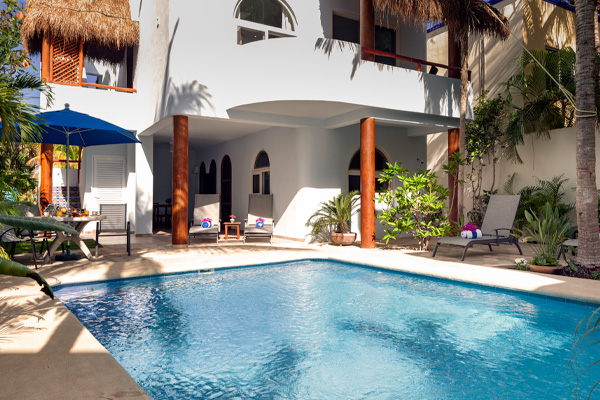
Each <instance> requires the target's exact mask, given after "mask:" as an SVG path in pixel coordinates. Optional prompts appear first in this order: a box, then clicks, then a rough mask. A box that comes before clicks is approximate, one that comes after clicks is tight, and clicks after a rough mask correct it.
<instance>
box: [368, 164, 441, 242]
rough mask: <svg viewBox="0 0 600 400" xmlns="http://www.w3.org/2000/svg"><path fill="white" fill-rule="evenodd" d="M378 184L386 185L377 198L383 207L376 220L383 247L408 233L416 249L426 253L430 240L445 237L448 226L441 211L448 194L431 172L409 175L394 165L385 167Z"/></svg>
mask: <svg viewBox="0 0 600 400" xmlns="http://www.w3.org/2000/svg"><path fill="white" fill-rule="evenodd" d="M394 179H397V180H398V182H399V185H398V187H396V188H395V189H394V188H392V185H391V183H392V182H393V180H394ZM379 181H380V182H382V183H387V182H389V183H390V184H389V186H388V187H389V189H388V190H386V191H384V192H382V193H381V194H380V197H378V198H377V201H378V202H379V203H383V204H384V205H385V207H384V210H383V212H382V214H381V215H380V216H378V218H379V219H380V220H381V222H382V223H383V224H384V226H385V235H384V237H383V239H384V240H385V241H386V244H387V243H389V241H390V239H395V238H396V237H397V236H398V235H400V234H402V233H410V234H413V235H414V236H415V237H416V238H417V239H418V241H419V248H420V249H421V250H423V249H425V250H427V248H428V246H429V242H430V240H431V238H432V237H435V236H445V235H447V234H448V232H449V230H450V223H449V221H448V219H447V217H446V215H445V214H444V210H445V209H446V208H447V207H446V205H445V200H446V199H447V198H448V196H449V194H450V191H449V190H448V189H446V188H445V187H444V186H443V185H441V184H440V183H439V182H438V180H437V176H436V174H435V172H431V171H429V170H427V171H418V172H416V173H414V174H413V173H411V172H409V171H408V170H407V169H405V168H404V167H402V164H400V163H398V162H396V163H394V165H392V164H390V163H388V168H386V169H384V170H383V172H382V174H381V177H380V178H379Z"/></svg>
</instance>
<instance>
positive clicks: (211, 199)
mask: <svg viewBox="0 0 600 400" xmlns="http://www.w3.org/2000/svg"><path fill="white" fill-rule="evenodd" d="M220 207H221V202H220V201H219V195H218V194H197V195H196V198H195V200H194V219H192V220H191V221H190V229H189V232H188V244H190V240H191V238H192V236H194V237H196V236H198V235H200V236H209V237H214V238H215V239H216V240H217V244H219V231H220V229H221V226H220V220H219V212H220ZM205 218H210V219H211V220H212V226H210V227H208V228H203V227H202V220H203V219H205Z"/></svg>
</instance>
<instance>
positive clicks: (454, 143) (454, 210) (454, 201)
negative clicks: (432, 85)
mask: <svg viewBox="0 0 600 400" xmlns="http://www.w3.org/2000/svg"><path fill="white" fill-rule="evenodd" d="M455 39H456V35H455V33H454V29H452V28H451V27H450V26H448V66H449V67H458V68H460V45H459V44H458V42H456V40H455ZM448 77H450V78H455V79H460V71H458V70H453V69H449V70H448ZM459 149H460V130H459V129H458V128H452V129H448V162H450V156H451V155H452V154H454V153H458V151H459ZM448 188H449V189H450V204H449V207H450V213H449V218H450V222H451V223H455V224H458V182H457V180H456V177H455V176H453V175H448Z"/></svg>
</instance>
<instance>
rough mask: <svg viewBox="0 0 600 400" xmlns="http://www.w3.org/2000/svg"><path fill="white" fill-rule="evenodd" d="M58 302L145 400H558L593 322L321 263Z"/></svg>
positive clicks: (65, 296)
mask: <svg viewBox="0 0 600 400" xmlns="http://www.w3.org/2000/svg"><path fill="white" fill-rule="evenodd" d="M56 294H57V295H58V296H59V298H60V299H61V300H62V301H63V302H64V303H65V304H66V305H67V307H68V308H69V309H70V310H71V311H72V312H73V313H74V314H75V315H76V316H77V317H78V318H79V319H80V320H81V322H82V323H83V324H84V325H85V326H86V327H87V328H88V329H89V330H90V332H92V334H94V336H95V337H96V338H97V339H98V340H99V341H100V342H101V343H102V344H103V345H104V346H105V347H106V348H107V349H108V350H109V351H110V352H111V354H112V355H113V356H114V357H115V358H116V360H117V361H118V362H119V363H121V365H123V367H124V368H125V369H126V370H127V371H128V372H129V374H130V375H131V376H132V377H133V378H134V379H135V380H136V381H137V382H138V383H139V384H140V386H142V388H143V389H144V390H145V391H146V392H147V393H148V394H149V395H150V396H151V397H152V398H154V399H156V400H159V399H192V398H199V399H213V398H222V399H235V398H238V399H248V398H257V399H477V398H479V399H482V398H486V399H564V398H570V397H571V393H572V392H571V390H572V389H573V385H574V381H575V380H574V375H573V373H572V372H570V371H569V370H568V369H567V363H568V361H569V358H570V356H571V345H572V342H573V334H574V330H575V327H576V325H577V323H578V322H579V321H580V320H581V319H582V318H583V317H585V316H586V315H588V314H589V313H590V312H591V311H593V310H594V308H593V307H589V306H585V305H580V304H573V303H565V302H559V301H553V300H546V299H543V298H539V297H534V296H526V295H519V294H514V293H508V292H502V291H494V290H490V289H485V288H481V287H475V286H467V285H461V284H457V283H453V282H449V281H448V282H447V281H442V280H437V279H428V278H422V277H417V276H412V275H407V274H402V273H393V272H388V271H382V270H377V269H372V268H362V267H358V266H354V265H351V264H344V263H337V262H329V261H302V262H292V263H287V264H277V265H270V266H258V267H251V268H237V269H227V270H222V271H219V270H217V271H216V272H214V273H211V274H200V273H187V274H178V275H170V276H156V277H151V278H141V279H130V280H120V281H111V282H105V283H97V284H85V285H76V286H64V287H62V288H58V289H57V290H56ZM595 359H600V354H598V351H596V350H595V349H594V350H593V352H592V353H589V352H588V353H586V354H583V355H582V356H581V357H580V358H579V361H580V363H581V364H582V365H583V364H586V365H587V363H589V362H591V361H592V360H595ZM592 379H593V377H592V376H590V377H588V378H587V380H586V381H584V382H583V383H581V384H580V385H581V386H582V388H581V393H580V395H582V394H585V395H587V391H589V388H590V387H591V382H592Z"/></svg>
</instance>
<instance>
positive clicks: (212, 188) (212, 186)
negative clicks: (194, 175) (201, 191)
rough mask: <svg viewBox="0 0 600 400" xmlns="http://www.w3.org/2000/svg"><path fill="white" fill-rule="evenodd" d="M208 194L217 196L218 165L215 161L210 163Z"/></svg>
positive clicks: (207, 184) (207, 183)
mask: <svg viewBox="0 0 600 400" xmlns="http://www.w3.org/2000/svg"><path fill="white" fill-rule="evenodd" d="M206 194H217V163H216V162H215V160H212V161H211V162H210V167H209V171H208V179H207V182H206Z"/></svg>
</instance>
